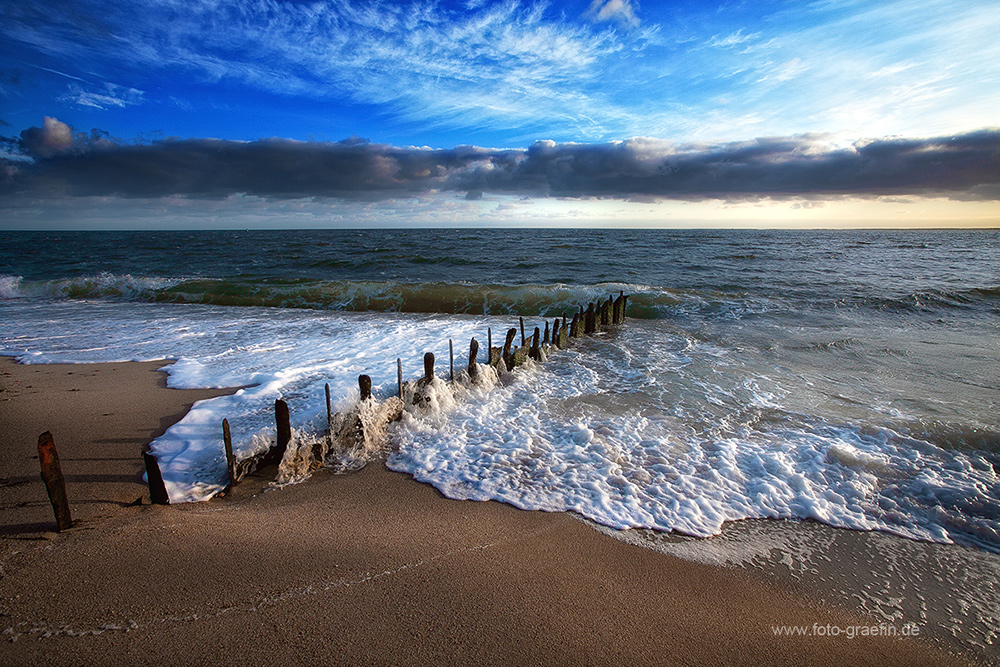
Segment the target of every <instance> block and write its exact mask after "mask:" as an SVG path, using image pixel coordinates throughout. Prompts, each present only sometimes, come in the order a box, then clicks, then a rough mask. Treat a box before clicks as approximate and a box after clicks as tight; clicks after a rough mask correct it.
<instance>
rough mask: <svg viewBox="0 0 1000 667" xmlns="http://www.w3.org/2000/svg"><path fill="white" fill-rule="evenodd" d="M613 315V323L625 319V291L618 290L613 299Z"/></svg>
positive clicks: (618, 322) (619, 322)
mask: <svg viewBox="0 0 1000 667" xmlns="http://www.w3.org/2000/svg"><path fill="white" fill-rule="evenodd" d="M614 315H615V318H614V322H615V324H621V323H622V322H624V321H625V292H619V293H618V298H617V299H615V310H614Z"/></svg>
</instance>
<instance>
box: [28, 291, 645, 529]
mask: <svg viewBox="0 0 1000 667" xmlns="http://www.w3.org/2000/svg"><path fill="white" fill-rule="evenodd" d="M627 305H628V297H627V296H626V295H625V293H624V292H621V293H619V295H618V297H617V298H615V297H614V296H610V297H608V300H607V301H601V302H598V303H590V304H588V305H587V308H586V309H584V307H583V306H580V308H579V311H578V312H575V313H573V317H572V319H568V318H567V317H566V316H563V317H562V318H558V317H557V318H556V319H555V321H554V322H553V323H552V327H551V329H550V327H549V322H548V320H546V321H545V330H544V333H542V331H541V330H540V327H535V331H534V333H533V334H532V336H531V338H530V345H529V344H528V343H529V339H528V338H527V336H526V335H525V329H524V318H523V317H522V318H519V324H520V330H521V346H520V347H519V348H516V349H515V348H514V347H513V345H514V339H515V337H516V336H517V329H516V328H513V327H512V328H510V329H508V330H507V335H506V337H505V339H504V344H503V347H502V348H494V347H493V330H492V329H491V328H487V330H486V336H487V343H486V345H487V353H488V358H489V360H488V364H489V365H490V366H493V367H498V366H499V365H500V362H501V361H503V363H504V366H505V367H506V368H507V369H513V368H515V367H517V366H520V365H522V364H523V363H524V362H525V361H526V360H527V359H532V360H535V361H538V360H541V358H542V354H541V352H542V347H543V346H548V345H551V346H554V347H556V348H565V347H567V346H568V345H569V339H571V338H579V337H581V336H584V335H590V334H593V333H596V332H597V331H599V330H600V329H601V328H602V327H606V326H608V325H613V324H621V323H623V322H624V321H625V309H626V307H627ZM448 355H449V361H450V380H451V381H454V380H455V347H454V345H453V343H452V340H451V339H449V340H448ZM478 356H479V342H478V341H477V340H476V339H475V338H473V339H472V341H471V342H470V344H469V365H468V373H469V376H470V377H472V378H475V377H476V374H477V373H478V365H477V357H478ZM433 378H434V353H432V352H427V353H426V354H425V355H424V377H423V380H424V381H425V382H430V381H431V380H432V379H433ZM396 380H397V383H398V385H399V397H400V398H402V397H403V362H402V360H401V359H396ZM371 387H372V381H371V378H370V377H369V376H367V375H361V376H359V377H358V388H359V391H360V394H361V400H363V401H364V400H367V399H369V398H371V395H372V393H371ZM274 413H275V422H276V426H277V438H276V442H275V446H274V447H271V448H270V449H269V450H268V451H266V452H264V453H262V454H257V455H255V456H253V457H250V458H249V459H245V460H243V461H240V462H237V461H236V458H235V456H234V454H233V443H232V436H231V433H230V428H229V420H228V419H223V420H222V434H223V442H224V445H225V451H226V464H227V469H228V473H229V486H230V487H233V486H235V485H236V484H238V483H239V481H240V480H241V479H242V478H243V477H244V476H245V475H246V474H249V473H250V472H252V471H253V470H255V469H256V468H257V467H259V466H263V465H267V464H268V463H273V462H280V461H281V459H282V457H283V456H284V454H285V449H286V448H287V446H288V443H289V441H290V440H291V425H290V415H289V411H288V404H287V403H286V402H285V401H283V400H281V399H278V400H276V401H275V402H274ZM326 416H327V428H328V429H332V424H333V412H332V408H331V402H330V385H329V384H327V385H326ZM39 446H41V445H39ZM143 458H144V460H145V463H146V477H147V480H148V481H149V491H150V501H151V502H153V503H154V504H163V505H166V504H169V502H170V500H169V497H168V495H167V492H166V488H165V486H164V484H163V477H162V476H161V475H160V470H159V466H158V465H157V462H156V457H154V456H153V455H152V454H150V453H148V452H146V453H144V454H143ZM67 511H68V510H67Z"/></svg>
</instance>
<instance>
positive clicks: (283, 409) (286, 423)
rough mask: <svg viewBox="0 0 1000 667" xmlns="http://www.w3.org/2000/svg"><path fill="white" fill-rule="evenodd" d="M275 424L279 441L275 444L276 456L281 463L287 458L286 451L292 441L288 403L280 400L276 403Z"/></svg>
mask: <svg viewBox="0 0 1000 667" xmlns="http://www.w3.org/2000/svg"><path fill="white" fill-rule="evenodd" d="M274 422H275V424H276V425H277V428H278V439H277V441H276V442H275V443H274V448H275V456H276V457H277V459H278V461H281V459H282V458H283V457H284V456H285V450H286V449H288V443H289V442H291V440H292V424H291V415H289V413H288V403H285V402H284V401H283V400H281V399H280V398H279V399H277V400H276V401H275V402H274Z"/></svg>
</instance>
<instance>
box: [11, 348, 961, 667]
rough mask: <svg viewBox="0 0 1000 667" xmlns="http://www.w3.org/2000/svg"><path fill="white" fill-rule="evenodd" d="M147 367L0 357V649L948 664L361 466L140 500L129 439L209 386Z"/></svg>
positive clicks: (104, 658)
mask: <svg viewBox="0 0 1000 667" xmlns="http://www.w3.org/2000/svg"><path fill="white" fill-rule="evenodd" d="M166 363H167V362H151V363H146V364H135V363H121V364H85V365H69V366H66V365H45V366H41V365H40V366H16V365H15V364H14V361H13V359H8V360H6V361H2V362H0V387H2V388H3V389H4V391H3V392H0V418H2V420H3V422H4V424H5V425H7V427H6V428H5V430H4V433H3V434H2V435H0V446H2V450H0V451H2V452H3V456H2V459H3V461H2V466H3V468H2V470H3V473H2V474H3V478H4V483H3V486H2V488H0V494H2V495H0V500H2V505H0V506H2V507H3V508H4V511H3V520H2V521H0V543H2V551H0V554H2V555H0V558H2V563H0V565H2V568H3V576H2V578H0V614H2V620H3V623H2V626H3V627H2V628H0V630H2V633H0V634H2V636H3V637H4V639H6V640H7V641H4V642H0V663H4V664H10V663H14V664H19V663H27V662H33V663H38V664H109V663H116V664H119V665H120V664H139V663H148V662H149V661H150V660H151V658H153V657H156V656H159V657H161V658H164V657H165V658H166V660H167V661H168V662H171V663H181V664H205V663H209V662H212V663H217V662H240V663H245V664H248V665H254V664H269V663H273V662H280V661H283V660H284V661H288V660H291V659H293V658H297V659H299V660H301V661H303V662H306V663H314V662H324V663H345V664H386V663H390V664H413V663H420V664H423V663H431V662H434V663H440V664H470V663H490V664H582V663H591V664H594V663H596V664H608V663H613V662H615V663H621V664H631V663H634V664H671V663H683V664H718V663H720V662H722V663H744V664H754V663H774V662H790V663H796V664H799V663H801V664H829V665H838V666H841V665H842V664H843V663H844V662H845V661H848V660H849V661H852V662H855V663H858V664H915V663H917V664H963V661H962V659H960V658H956V657H954V656H951V655H948V654H946V653H944V652H943V651H941V650H939V649H938V648H936V647H934V646H931V645H930V644H929V643H927V642H924V641H922V640H912V639H908V640H902V639H898V638H889V637H878V636H876V637H857V638H854V639H847V638H845V637H832V636H815V635H814V636H794V637H793V636H781V637H778V636H776V635H775V634H774V631H773V629H772V628H774V627H778V626H799V627H804V628H814V627H823V626H832V627H848V626H859V625H870V624H872V619H871V618H870V617H864V616H861V615H858V614H856V613H852V612H849V611H846V610H843V609H839V608H835V607H832V606H830V605H823V604H820V603H819V602H818V601H817V600H815V599H812V598H810V597H808V596H806V595H801V594H797V593H795V592H792V591H790V590H788V589H786V588H784V587H782V586H775V585H770V584H768V583H767V582H766V581H764V580H762V579H761V578H760V577H758V576H756V575H754V574H753V573H748V572H741V571H737V570H734V569H732V568H725V567H719V566H715V565H706V564H703V563H697V562H692V561H690V560H683V559H680V558H676V557H673V556H670V555H664V554H661V553H655V552H653V551H651V550H649V549H638V548H636V546H634V545H630V544H626V543H624V542H621V541H619V540H615V539H609V538H608V537H607V536H605V535H601V534H600V533H598V532H597V531H595V530H593V529H592V528H591V527H590V526H588V525H586V524H584V523H583V522H581V521H578V520H576V519H575V518H574V517H573V516H572V515H570V514H565V513H551V514H550V513H543V512H525V511H521V510H517V509H515V508H513V507H511V506H508V505H504V504H501V503H497V502H492V501H491V502H473V501H455V500H449V499H447V498H445V497H444V496H442V495H441V494H440V493H439V492H437V490H436V489H434V488H433V487H431V486H428V485H424V484H420V483H418V482H416V481H414V480H412V479H411V478H410V477H409V476H407V475H404V474H401V473H395V472H392V471H389V470H388V469H386V468H385V467H384V465H382V464H381V463H377V462H376V463H373V464H370V465H369V466H367V467H366V468H365V469H363V470H362V471H360V472H357V473H353V474H348V475H334V474H331V473H329V472H325V471H321V472H320V473H318V474H316V475H314V477H313V478H312V479H311V480H309V481H307V482H305V483H302V484H298V485H294V486H290V487H286V488H283V489H279V490H265V491H263V492H259V493H254V489H253V488H252V487H246V488H244V487H238V489H237V492H236V493H232V494H230V495H229V496H227V497H226V498H220V499H217V500H213V501H211V502H207V503H192V504H187V505H174V506H170V507H159V506H150V505H148V504H147V503H148V500H147V499H148V492H147V491H146V487H145V485H144V484H142V483H141V479H140V478H139V475H140V474H141V466H142V464H141V457H140V455H139V453H140V452H141V449H142V447H143V446H144V445H145V444H147V443H148V442H149V440H151V439H152V438H153V437H155V434H156V433H157V432H162V431H163V430H166V428H168V427H169V425H170V424H172V423H174V422H176V421H177V420H179V419H180V418H181V417H182V416H183V414H184V413H185V412H186V410H187V407H184V406H190V404H191V403H193V402H194V401H195V400H200V399H201V398H208V397H210V396H213V395H221V394H225V393H229V392H228V391H225V390H174V389H167V388H166V387H165V383H164V382H163V377H164V374H163V373H160V372H158V371H157V370H156V369H157V368H160V367H162V366H164V365H166ZM74 389H75V390H76V391H74ZM107 406H112V407H111V408H109V407H107ZM180 408H183V409H182V410H181V409H180ZM164 415H167V416H166V417H164ZM171 420H172V421H171ZM57 429H58V430H57ZM44 430H50V431H52V433H53V435H54V436H55V440H56V446H57V448H58V449H59V452H60V456H61V458H62V460H63V471H64V474H66V476H67V483H68V495H69V497H70V503H71V507H72V508H73V512H74V519H75V522H76V523H75V525H74V527H73V528H71V529H70V530H68V531H65V532H63V533H60V534H56V533H52V532H50V531H51V529H52V528H53V527H54V523H53V521H52V515H51V508H50V507H49V505H48V501H47V498H46V496H45V492H44V488H43V487H42V485H41V482H40V480H39V479H38V471H37V461H35V460H33V459H31V458H30V455H29V450H32V449H33V448H34V444H35V439H36V438H37V436H38V434H39V433H41V432H42V431H44ZM32 466H34V467H33V468H32ZM39 492H40V495H39ZM138 497H142V498H143V503H144V504H143V505H142V506H132V505H131V503H132V501H134V500H135V499H136V498H138ZM905 620H909V619H905ZM220 656H221V657H220Z"/></svg>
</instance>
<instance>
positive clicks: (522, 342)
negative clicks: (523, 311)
mask: <svg viewBox="0 0 1000 667" xmlns="http://www.w3.org/2000/svg"><path fill="white" fill-rule="evenodd" d="M518 319H520V320H521V347H524V344H525V343H526V342H527V341H526V340H525V339H524V318H523V317H521V318H518Z"/></svg>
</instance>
